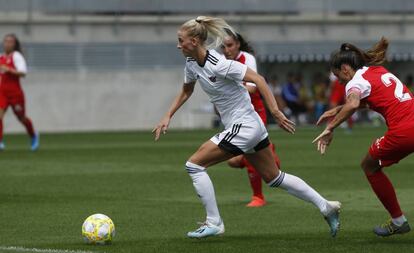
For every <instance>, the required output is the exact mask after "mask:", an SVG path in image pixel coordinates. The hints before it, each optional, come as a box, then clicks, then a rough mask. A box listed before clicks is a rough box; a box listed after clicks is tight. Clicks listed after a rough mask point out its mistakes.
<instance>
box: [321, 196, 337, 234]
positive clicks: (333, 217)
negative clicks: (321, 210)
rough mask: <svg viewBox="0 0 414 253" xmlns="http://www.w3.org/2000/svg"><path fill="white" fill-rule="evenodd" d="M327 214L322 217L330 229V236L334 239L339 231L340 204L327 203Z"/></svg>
mask: <svg viewBox="0 0 414 253" xmlns="http://www.w3.org/2000/svg"><path fill="white" fill-rule="evenodd" d="M327 209H328V212H327V214H326V215H324V217H325V220H326V222H327V223H328V225H329V228H330V229H331V236H332V237H335V236H336V234H337V233H338V231H339V226H340V222H339V212H340V209H341V202H339V201H328V203H327Z"/></svg>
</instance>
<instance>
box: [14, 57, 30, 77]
mask: <svg viewBox="0 0 414 253" xmlns="http://www.w3.org/2000/svg"><path fill="white" fill-rule="evenodd" d="M13 63H14V66H15V67H16V70H17V71H18V72H21V73H24V74H26V73H27V65H26V60H25V59H24V57H23V55H22V54H21V53H20V52H17V51H15V52H14V53H13Z"/></svg>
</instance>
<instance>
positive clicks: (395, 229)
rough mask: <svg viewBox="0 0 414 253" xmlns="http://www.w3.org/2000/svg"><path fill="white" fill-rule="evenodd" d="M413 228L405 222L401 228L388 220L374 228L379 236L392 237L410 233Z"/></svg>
mask: <svg viewBox="0 0 414 253" xmlns="http://www.w3.org/2000/svg"><path fill="white" fill-rule="evenodd" d="M410 230H411V228H410V225H409V224H408V222H407V221H406V222H404V223H403V224H402V225H401V226H398V225H395V224H394V223H393V222H392V220H391V219H390V220H388V221H387V222H385V223H384V224H381V225H379V226H377V227H375V228H374V233H375V234H376V235H378V236H383V237H385V236H391V235H395V234H405V233H408V232H410Z"/></svg>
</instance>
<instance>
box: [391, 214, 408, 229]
mask: <svg viewBox="0 0 414 253" xmlns="http://www.w3.org/2000/svg"><path fill="white" fill-rule="evenodd" d="M406 221H407V218H405V216H404V214H403V215H401V216H400V217H397V218H392V223H394V224H395V225H397V226H401V225H402V224H404V222H406Z"/></svg>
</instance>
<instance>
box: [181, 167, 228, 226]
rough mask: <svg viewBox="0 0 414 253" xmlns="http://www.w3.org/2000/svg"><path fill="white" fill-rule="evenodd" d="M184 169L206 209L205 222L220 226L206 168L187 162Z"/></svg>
mask: <svg viewBox="0 0 414 253" xmlns="http://www.w3.org/2000/svg"><path fill="white" fill-rule="evenodd" d="M185 167H186V169H187V172H188V174H189V175H190V177H191V179H192V180H193V185H194V188H195V190H196V192H197V195H198V197H200V199H201V202H203V205H204V208H205V209H206V212H207V221H209V222H211V223H212V224H214V225H218V224H220V222H221V218H220V213H219V210H218V207H217V202H216V196H215V193H214V187H213V183H212V182H211V180H210V177H209V176H208V174H207V172H206V168H204V167H201V166H199V165H197V164H194V163H191V162H187V163H186V164H185Z"/></svg>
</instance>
